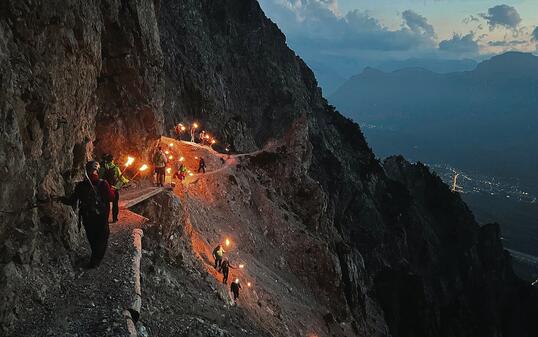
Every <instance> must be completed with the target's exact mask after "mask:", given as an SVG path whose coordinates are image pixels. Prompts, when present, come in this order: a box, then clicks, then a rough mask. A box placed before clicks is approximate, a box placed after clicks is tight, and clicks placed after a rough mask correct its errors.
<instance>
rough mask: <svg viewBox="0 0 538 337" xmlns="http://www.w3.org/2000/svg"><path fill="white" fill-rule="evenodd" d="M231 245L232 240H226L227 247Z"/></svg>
mask: <svg viewBox="0 0 538 337" xmlns="http://www.w3.org/2000/svg"><path fill="white" fill-rule="evenodd" d="M229 245H230V240H228V239H226V247H228V246H229Z"/></svg>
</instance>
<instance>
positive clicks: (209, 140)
mask: <svg viewBox="0 0 538 337" xmlns="http://www.w3.org/2000/svg"><path fill="white" fill-rule="evenodd" d="M198 128H199V125H198V123H196V122H193V123H192V124H191V126H190V128H189V129H190V130H189V134H190V138H188V134H187V127H186V126H185V125H184V124H183V123H176V125H175V126H174V136H175V138H176V139H177V140H185V138H187V139H190V141H191V142H192V143H195V142H196V138H197V137H196V133H197V130H198ZM216 142H217V141H216V139H215V138H213V137H211V135H210V134H209V133H208V132H207V131H205V130H202V131H200V132H199V133H198V143H200V144H201V145H207V146H212V145H213V144H215V143H216Z"/></svg>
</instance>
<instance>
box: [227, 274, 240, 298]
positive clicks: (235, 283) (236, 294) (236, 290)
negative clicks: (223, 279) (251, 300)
mask: <svg viewBox="0 0 538 337" xmlns="http://www.w3.org/2000/svg"><path fill="white" fill-rule="evenodd" d="M239 289H241V284H240V283H239V279H238V278H236V279H235V281H233V282H232V284H231V285H230V290H231V291H232V294H233V295H234V301H235V302H237V299H238V298H239Z"/></svg>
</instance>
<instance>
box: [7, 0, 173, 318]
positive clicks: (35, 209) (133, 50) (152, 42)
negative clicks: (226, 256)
mask: <svg viewBox="0 0 538 337" xmlns="http://www.w3.org/2000/svg"><path fill="white" fill-rule="evenodd" d="M163 84H164V82H163V80H162V57H161V51H160V42H159V35H158V30H157V21H156V17H155V8H154V6H153V3H152V2H150V1H120V0H117V1H115V0H110V1H108V0H107V1H30V0H29V1H2V3H1V4H0V105H1V106H0V116H1V117H0V120H1V127H0V131H1V133H2V137H0V165H1V167H2V168H1V169H2V178H0V179H1V192H0V205H1V206H0V208H1V213H0V220H1V221H0V264H1V266H2V267H3V273H2V277H1V283H2V286H1V287H0V288H1V290H0V296H1V301H0V302H1V304H0V321H2V323H3V325H4V323H5V324H7V325H9V324H10V323H11V322H12V321H13V320H15V319H16V318H17V317H20V316H21V315H24V314H25V310H27V306H28V305H30V304H27V305H26V306H24V305H21V303H22V302H21V298H23V297H25V296H27V295H28V296H30V300H31V297H32V296H34V295H35V296H37V297H42V295H43V293H45V292H47V291H49V290H50V291H52V290H53V289H58V286H59V285H58V284H57V279H56V278H55V275H56V274H58V273H59V272H60V271H58V272H56V273H55V269H57V268H51V270H48V267H50V266H51V265H52V264H58V265H62V266H66V262H68V260H66V259H65V258H64V257H65V256H66V254H68V253H67V252H69V251H72V250H76V249H77V247H79V244H80V243H81V240H80V239H81V236H80V235H79V230H78V229H77V226H76V221H75V219H74V216H73V212H72V211H68V209H67V208H65V207H63V206H59V205H58V204H52V203H46V202H44V201H46V200H48V199H49V198H50V197H51V196H61V195H64V194H65V193H66V192H68V191H70V190H71V189H72V184H73V182H74V181H77V180H80V178H81V174H82V167H83V165H84V163H85V161H86V160H87V159H89V158H91V157H92V156H93V153H102V152H103V151H106V150H110V149H112V148H114V149H115V151H114V152H115V153H118V151H117V149H121V150H128V149H132V148H137V149H141V148H142V147H144V146H145V141H147V140H148V139H151V138H152V139H155V138H156V137H157V136H158V135H159V134H160V128H161V127H162V119H163V117H162V110H161V109H162V100H163V95H164V91H163ZM112 120H113V122H111V121H112ZM112 135H113V136H112ZM58 268H59V267H58ZM46 269H47V271H45V270H46ZM32 270H33V271H32ZM33 273H35V275H36V277H38V278H39V281H40V284H42V286H40V287H39V289H38V290H33V289H32V287H31V286H27V288H29V289H31V290H30V291H28V292H27V291H25V290H24V289H25V284H26V283H27V282H29V281H28V280H29V279H30V278H31V277H30V276H31V275H32V274H33ZM41 273H44V274H48V275H49V276H46V277H41V278H40V277H39V275H41ZM33 293H36V294H34V295H33ZM35 296H34V297H35ZM19 297H20V298H19ZM25 308H26V309H25Z"/></svg>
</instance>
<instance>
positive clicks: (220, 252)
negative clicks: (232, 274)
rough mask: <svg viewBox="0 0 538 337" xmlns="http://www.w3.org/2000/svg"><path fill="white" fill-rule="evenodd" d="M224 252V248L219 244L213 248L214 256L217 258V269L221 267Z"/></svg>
mask: <svg viewBox="0 0 538 337" xmlns="http://www.w3.org/2000/svg"><path fill="white" fill-rule="evenodd" d="M224 253H225V251H224V248H222V246H221V245H218V246H217V247H215V249H213V257H214V258H215V269H217V267H219V268H220V267H221V264H222V258H223V256H224Z"/></svg>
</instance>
